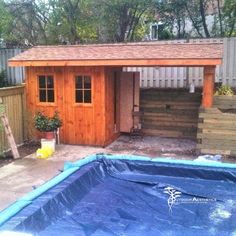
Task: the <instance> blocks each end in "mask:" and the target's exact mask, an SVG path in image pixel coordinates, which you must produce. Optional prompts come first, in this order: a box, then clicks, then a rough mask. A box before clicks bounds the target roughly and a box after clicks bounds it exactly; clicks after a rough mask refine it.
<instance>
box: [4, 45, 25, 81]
mask: <svg viewBox="0 0 236 236" xmlns="http://www.w3.org/2000/svg"><path fill="white" fill-rule="evenodd" d="M22 51H23V49H20V48H14V49H9V48H0V71H2V70H4V71H6V75H7V80H8V82H9V83H10V84H12V85H15V84H21V83H22V82H23V80H24V77H25V73H24V68H23V67H8V65H7V61H8V59H10V58H11V57H14V56H15V55H17V54H19V53H21V52H22Z"/></svg>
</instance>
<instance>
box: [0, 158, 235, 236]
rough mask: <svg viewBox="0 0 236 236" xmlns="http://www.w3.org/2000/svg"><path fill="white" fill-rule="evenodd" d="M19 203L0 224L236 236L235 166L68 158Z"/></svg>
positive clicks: (70, 231) (48, 231)
mask: <svg viewBox="0 0 236 236" xmlns="http://www.w3.org/2000/svg"><path fill="white" fill-rule="evenodd" d="M18 204H19V205H20V206H18V205H16V204H14V205H13V206H12V207H11V208H8V209H7V210H5V211H4V212H3V213H1V214H0V218H1V216H4V217H5V221H6V222H5V223H4V224H3V225H2V227H1V230H11V231H17V232H27V233H31V234H33V235H54V234H55V235H56V234H57V235H79V236H80V235H81V236H83V235H84V236H90V235H96V236H98V235H135V236H136V235H137V236H138V235H148V236H152V235H153V236H157V235H165V236H168V235H171V236H172V235H177V236H178V235H181V236H182V235H187V236H188V235H201V236H202V235H203V236H204V235H232V236H233V235H236V168H235V165H230V164H213V165H212V164H209V163H197V162H190V161H166V159H165V160H163V159H159V160H158V159H156V160H154V161H153V160H151V159H149V158H146V157H135V156H132V157H127V156H123V157H121V156H104V155H97V156H91V157H89V158H87V159H84V160H82V161H79V162H77V163H74V164H72V163H67V164H66V165H65V170H64V172H63V173H62V174H61V175H59V176H57V177H56V178H54V179H52V180H50V181H49V182H48V183H47V184H46V185H43V186H42V187H41V188H39V189H37V190H36V191H34V192H32V193H30V194H28V195H27V196H25V197H24V198H22V199H20V200H19V201H18ZM21 204H23V206H21ZM24 204H25V205H24ZM16 206H18V208H17V209H16ZM22 208H23V209H22ZM20 209H22V210H20ZM14 211H15V212H14ZM4 213H5V215H4ZM7 214H8V215H7Z"/></svg>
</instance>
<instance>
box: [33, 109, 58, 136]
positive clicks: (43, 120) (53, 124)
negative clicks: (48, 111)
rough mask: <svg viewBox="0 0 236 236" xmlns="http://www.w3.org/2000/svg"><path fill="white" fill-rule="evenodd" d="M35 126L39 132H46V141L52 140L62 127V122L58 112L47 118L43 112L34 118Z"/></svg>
mask: <svg viewBox="0 0 236 236" xmlns="http://www.w3.org/2000/svg"><path fill="white" fill-rule="evenodd" d="M34 126H35V128H36V129H37V130H38V131H40V132H44V136H45V138H46V139H52V138H54V133H55V131H56V130H57V128H59V127H61V126H62V120H61V119H60V117H59V113H58V112H57V111H55V113H54V115H53V116H52V117H49V116H46V115H45V114H43V113H42V112H37V113H36V115H35V117H34Z"/></svg>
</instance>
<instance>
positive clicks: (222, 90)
mask: <svg viewBox="0 0 236 236" xmlns="http://www.w3.org/2000/svg"><path fill="white" fill-rule="evenodd" d="M215 95H225V96H233V95H234V91H233V90H232V89H231V87H230V86H229V85H221V86H220V87H219V88H218V89H217V90H216V92H215Z"/></svg>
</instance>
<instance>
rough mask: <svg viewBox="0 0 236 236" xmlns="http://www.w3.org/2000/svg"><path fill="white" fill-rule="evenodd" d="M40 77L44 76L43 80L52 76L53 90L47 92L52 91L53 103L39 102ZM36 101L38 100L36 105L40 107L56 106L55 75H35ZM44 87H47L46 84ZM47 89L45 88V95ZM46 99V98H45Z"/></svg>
mask: <svg viewBox="0 0 236 236" xmlns="http://www.w3.org/2000/svg"><path fill="white" fill-rule="evenodd" d="M40 76H45V78H47V77H48V76H52V78H53V89H49V90H53V91H54V101H53V102H48V101H46V102H41V101H40V90H41V89H40V87H39V77H40ZM36 84H37V100H38V105H41V106H56V97H57V96H56V79H55V74H53V73H47V74H46V73H45V74H44V73H40V74H37V83H36ZM46 86H47V83H46ZM47 90H48V89H47V87H46V88H45V91H46V93H47ZM46 98H47V96H46Z"/></svg>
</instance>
